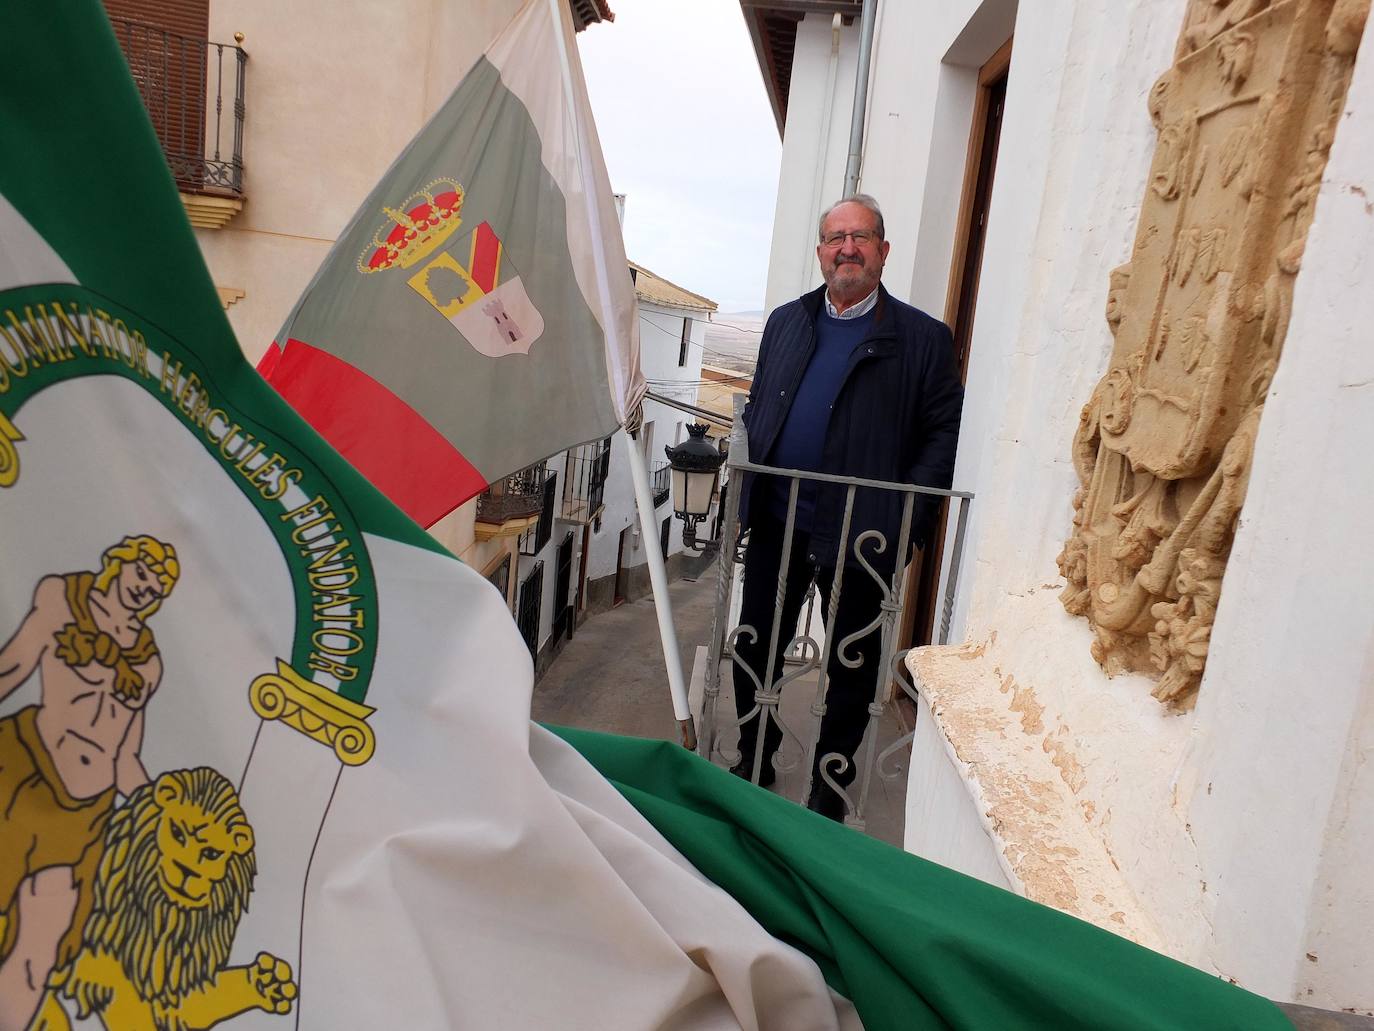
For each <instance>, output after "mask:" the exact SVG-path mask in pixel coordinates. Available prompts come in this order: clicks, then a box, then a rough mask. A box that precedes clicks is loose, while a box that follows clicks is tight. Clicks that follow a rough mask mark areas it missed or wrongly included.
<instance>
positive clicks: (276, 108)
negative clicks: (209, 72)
mask: <svg viewBox="0 0 1374 1031" xmlns="http://www.w3.org/2000/svg"><path fill="white" fill-rule="evenodd" d="M518 6H519V0H456V2H454V0H393V2H389V3H385V4H377V3H368V2H365V0H343V2H339V3H328V2H325V0H298V2H292V3H289V4H283V3H278V2H275V0H235V2H234V3H232V4H231V3H223V2H219V0H216V2H213V3H211V5H210V38H211V39H214V40H218V41H223V42H231V41H232V40H233V35H234V33H235V32H242V33H243V34H244V43H243V46H244V49H245V50H246V51H247V52H248V65H247V77H246V96H245V106H246V115H245V119H244V141H243V160H244V169H245V172H244V180H245V186H244V191H245V194H246V197H247V199H246V201H245V204H244V209H243V211H242V212H240V213H239V214H238V215H237V216H236V217H235V218H234V219H233V220H232V221H231V222H230V223H229V224H228V226H227V227H226V228H224V229H219V230H203V229H198V230H196V236H197V238H198V239H199V241H200V245H201V250H202V251H203V252H204V254H205V257H206V261H207V263H208V264H209V266H210V271H211V274H212V276H213V278H214V281H215V283H216V284H217V285H219V286H228V287H235V288H237V289H240V290H243V291H244V296H243V298H241V299H240V300H238V301H237V302H236V303H235V304H233V305H232V306H231V307H230V308H229V312H228V314H229V321H230V323H231V324H232V325H233V327H234V331H235V333H236V334H237V335H238V338H239V343H240V345H241V346H242V347H243V350H244V353H245V354H246V355H247V356H248V359H249V360H250V361H257V359H258V358H259V357H260V356H261V355H262V353H263V351H265V350H266V348H267V345H268V344H270V343H271V341H272V339H273V336H274V335H275V334H276V332H277V330H278V329H280V328H281V323H282V321H283V320H284V319H285V317H286V314H287V311H288V310H289V309H290V307H291V305H292V304H293V303H294V302H295V301H296V299H297V298H298V297H299V296H300V293H301V291H302V290H304V289H305V286H306V284H307V283H308V282H309V280H310V277H311V276H312V275H313V274H314V272H315V270H316V269H317V268H318V267H319V265H320V262H322V261H323V260H324V257H325V255H326V254H327V253H328V250H329V247H330V245H331V244H332V243H333V241H334V240H335V238H336V237H337V236H338V233H339V232H340V230H342V229H343V227H344V225H345V223H346V222H347V221H348V219H349V218H350V217H351V216H352V215H353V213H354V212H355V211H356V210H357V208H358V205H359V204H361V203H362V201H363V198H364V197H365V196H366V195H367V191H368V190H370V189H371V188H372V186H373V185H374V184H375V183H376V182H377V180H378V179H379V178H380V177H381V175H382V173H383V172H384V171H386V169H387V167H388V166H389V165H390V163H391V161H392V159H393V158H394V157H395V156H396V155H397V154H398V153H399V152H400V150H401V148H402V147H404V146H405V145H406V143H408V142H409V141H410V139H411V137H412V136H414V135H415V133H416V132H417V131H418V130H419V129H420V127H421V126H422V125H423V124H424V122H425V120H426V119H427V118H428V117H429V115H430V114H432V113H433V112H434V111H435V110H436V109H437V108H438V106H439V104H440V103H442V102H443V100H444V99H445V98H446V97H447V96H448V94H449V93H450V92H451V91H452V89H453V87H454V86H456V85H457V83H458V80H459V79H460V78H461V77H462V75H463V73H464V72H465V71H466V70H467V69H468V67H469V66H470V65H471V64H472V62H473V60H474V59H475V58H476V57H477V56H478V55H479V54H480V53H481V52H482V51H483V50H484V49H485V47H486V45H487V43H489V42H490V41H491V40H492V39H493V38H494V37H495V35H496V34H497V33H498V32H499V31H500V30H501V28H502V27H503V26H504V25H505V24H506V22H507V21H508V20H509V18H510V16H511V15H512V14H513V13H514V11H515V10H516V9H517V8H518ZM417 73H418V74H417Z"/></svg>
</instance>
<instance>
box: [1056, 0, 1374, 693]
mask: <svg viewBox="0 0 1374 1031" xmlns="http://www.w3.org/2000/svg"><path fill="white" fill-rule="evenodd" d="M1370 2H1371V0H1277V2H1271V0H1192V4H1191V6H1190V8H1189V11H1188V14H1187V17H1186V19H1185V22H1184V28H1183V32H1182V34H1181V36H1180V39H1179V45H1178V50H1177V53H1176V55H1175V59H1174V64H1173V66H1172V67H1171V68H1170V69H1169V70H1168V71H1167V72H1165V73H1164V75H1163V76H1162V77H1161V78H1160V79H1159V81H1158V82H1157V83H1156V84H1155V86H1154V88H1153V89H1152V90H1151V91H1150V95H1149V100H1148V108H1149V112H1150V117H1151V119H1152V120H1153V121H1154V124H1155V127H1156V129H1157V131H1158V134H1159V136H1158V142H1157V144H1156V147H1155V154H1154V159H1153V163H1152V165H1151V169H1150V176H1149V179H1148V186H1147V188H1146V191H1145V200H1144V203H1143V205H1142V207H1141V212H1140V220H1139V223H1138V226H1137V232H1136V239H1135V245H1134V248H1133V250H1132V254H1131V260H1130V261H1129V262H1128V263H1127V264H1125V265H1123V266H1121V267H1119V268H1116V269H1114V270H1112V273H1111V283H1110V287H1109V291H1108V295H1107V312H1106V315H1107V324H1108V327H1109V328H1110V330H1111V333H1112V337H1113V345H1112V357H1111V363H1110V366H1109V368H1108V370H1107V372H1106V374H1105V375H1104V376H1103V377H1102V380H1101V381H1100V382H1099V383H1098V385H1097V388H1096V390H1095V391H1094V392H1093V395H1092V397H1091V398H1090V399H1089V401H1088V403H1087V404H1086V405H1085V406H1084V408H1083V413H1082V416H1081V418H1080V420H1079V426H1078V430H1077V432H1076V434H1075V435H1074V441H1073V460H1074V467H1075V469H1076V470H1077V472H1078V476H1079V479H1080V483H1081V485H1080V487H1079V489H1078V491H1077V492H1076V493H1075V495H1074V499H1073V510H1074V515H1073V532H1072V536H1070V538H1069V540H1068V542H1067V543H1066V544H1065V546H1064V550H1063V552H1062V553H1061V554H1060V556H1059V568H1060V571H1061V572H1062V574H1063V575H1064V578H1065V579H1066V580H1067V581H1068V586H1067V587H1066V588H1065V589H1064V592H1063V594H1062V595H1061V600H1062V601H1063V603H1064V607H1065V608H1066V609H1068V611H1069V612H1071V613H1074V614H1075V615H1082V616H1086V617H1087V618H1088V620H1089V621H1090V622H1091V624H1092V626H1093V629H1094V632H1095V635H1096V640H1095V641H1094V643H1093V657H1094V658H1095V659H1096V660H1097V661H1098V662H1099V663H1100V664H1101V665H1102V666H1103V667H1104V668H1105V669H1106V671H1107V672H1108V673H1109V674H1114V673H1119V672H1124V671H1127V670H1139V671H1148V672H1154V673H1157V674H1158V675H1159V681H1158V685H1157V686H1156V688H1155V691H1154V694H1155V696H1156V697H1157V698H1159V699H1160V700H1161V701H1164V702H1166V703H1169V704H1171V705H1175V706H1180V707H1186V706H1188V705H1190V704H1191V703H1192V700H1193V698H1194V696H1195V693H1196V691H1197V687H1198V684H1199V683H1200V681H1201V679H1202V672H1203V669H1204V667H1205V665H1206V661H1207V649H1208V644H1209V640H1210V636H1211V631H1212V621H1213V619H1214V617H1215V614H1216V608H1217V603H1218V600H1219V598H1220V596H1221V587H1222V580H1223V574H1224V573H1225V569H1226V560H1227V557H1228V556H1229V554H1230V550H1231V542H1232V540H1233V539H1234V536H1235V528H1236V521H1237V518H1238V516H1239V514H1240V511H1241V506H1242V504H1243V502H1244V500H1245V491H1246V486H1247V484H1248V482H1249V476H1250V465H1251V459H1252V456H1253V453H1254V444H1255V436H1256V433H1257V432H1258V429H1259V421H1260V417H1261V415H1262V413H1263V410H1264V400H1265V397H1266V396H1267V394H1268V389H1269V382H1270V379H1271V378H1272V377H1273V373H1274V369H1275V367H1276V365H1277V362H1278V357H1279V353H1280V351H1281V349H1282V347H1283V344H1284V336H1285V335H1286V333H1287V329H1288V318H1289V311H1290V307H1291V302H1292V295H1293V284H1294V281H1295V280H1296V278H1297V275H1298V270H1299V268H1300V267H1301V264H1302V251H1303V245H1304V243H1305V241H1306V238H1307V230H1308V227H1309V226H1310V225H1311V222H1312V215H1313V208H1314V206H1315V203H1316V198H1317V192H1318V190H1319V188H1320V185H1321V177H1322V171H1323V169H1324V168H1325V167H1326V159H1327V154H1328V153H1329V152H1330V149H1331V143H1332V140H1333V139H1334V137H1335V132H1336V125H1337V122H1338V120H1339V117H1340V113H1341V111H1342V109H1343V106H1344V102H1345V94H1346V90H1347V88H1348V86H1349V83H1350V74H1351V70H1352V68H1353V66H1354V55H1355V51H1356V49H1357V48H1358V46H1359V41H1360V36H1361V33H1362V32H1363V29H1364V24H1365V21H1366V20H1367V17H1368V14H1369V8H1370Z"/></svg>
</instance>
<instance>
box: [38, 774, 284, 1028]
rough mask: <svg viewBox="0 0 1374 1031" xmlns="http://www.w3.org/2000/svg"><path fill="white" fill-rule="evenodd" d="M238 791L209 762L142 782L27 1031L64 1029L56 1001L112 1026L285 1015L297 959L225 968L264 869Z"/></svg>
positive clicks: (196, 1024) (202, 1023) (109, 840)
mask: <svg viewBox="0 0 1374 1031" xmlns="http://www.w3.org/2000/svg"><path fill="white" fill-rule="evenodd" d="M253 844H254V842H253V828H252V827H251V826H249V824H248V820H247V818H246V817H245V816H244V814H243V810H242V808H240V805H239V799H238V793H237V792H236V791H235V790H234V787H233V785H232V784H230V783H229V781H228V780H227V779H226V778H225V777H224V776H223V775H222V774H220V773H219V772H218V771H216V770H212V769H210V768H209V767H201V768H199V769H195V770H175V771H172V772H170V773H164V774H162V776H160V777H158V779H157V780H156V781H155V782H153V783H151V784H145V785H143V786H142V787H140V788H139V789H138V790H136V791H135V792H134V793H133V794H132V795H131V796H130V798H129V800H128V803H127V804H126V805H124V806H123V807H122V808H120V809H119V810H117V811H116V812H115V813H114V815H113V816H112V817H111V819H110V824H109V827H108V828H107V830H106V832H105V841H104V854H103V856H102V857H101V861H100V869H99V872H98V873H97V875H96V879H95V889H94V896H95V898H94V903H93V908H92V910H91V914H90V916H89V918H88V919H87V920H86V924H85V927H84V928H83V929H82V933H81V946H80V949H79V950H78V951H77V953H76V955H75V956H74V957H73V958H72V959H71V961H69V962H68V963H66V964H64V965H63V966H61V967H60V968H58V969H57V970H56V971H54V972H53V974H52V975H51V977H49V979H48V991H47V993H46V994H45V995H44V998H43V1002H42V1004H41V1005H40V1007H39V1010H38V1014H37V1015H36V1016H35V1018H34V1021H33V1024H32V1025H31V1029H32V1031H69V1029H70V1028H71V1022H70V1020H69V1019H68V1016H67V1011H66V1009H65V1008H64V1007H63V1005H62V1002H61V1001H60V1000H67V1001H69V1002H71V1003H73V1004H74V1005H75V1008H76V1012H77V1016H78V1017H79V1018H81V1019H83V1020H84V1019H86V1018H87V1017H89V1016H90V1015H91V1014H92V1013H94V1014H96V1015H97V1016H98V1017H99V1018H100V1020H101V1021H102V1022H103V1023H104V1025H105V1027H106V1028H108V1029H110V1031H193V1029H197V1028H209V1027H213V1026H214V1025H216V1024H218V1023H220V1022H221V1021H225V1020H228V1019H230V1018H231V1017H234V1016H237V1015H238V1014H240V1013H246V1012H248V1011H249V1010H253V1009H263V1010H266V1011H267V1012H268V1013H289V1012H290V1011H291V1005H292V1000H293V999H294V998H295V997H296V985H295V982H294V981H292V979H291V967H290V965H288V964H287V963H286V962H284V961H282V960H280V959H277V958H276V957H275V956H272V955H269V954H268V953H265V952H263V953H259V954H258V958H257V961H256V962H255V963H253V964H252V965H251V966H242V967H226V966H225V963H226V962H227V961H228V959H229V952H230V949H231V948H232V946H233V943H234V934H235V932H236V931H237V930H238V925H239V919H240V918H241V917H242V916H243V913H244V910H245V909H247V906H248V896H249V894H250V893H251V892H252V890H253V878H254V876H255V875H256V873H257V867H256V862H255V859H254V853H253Z"/></svg>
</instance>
